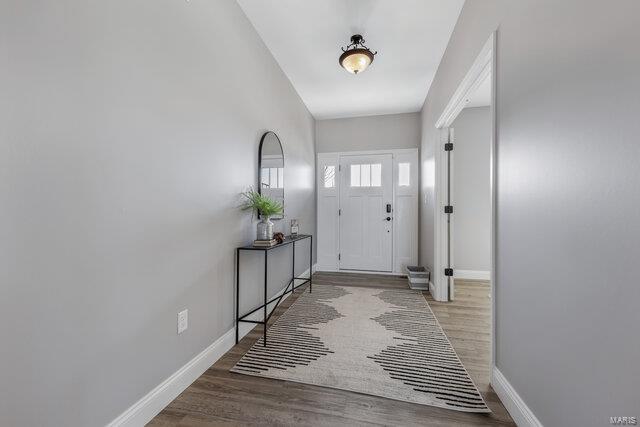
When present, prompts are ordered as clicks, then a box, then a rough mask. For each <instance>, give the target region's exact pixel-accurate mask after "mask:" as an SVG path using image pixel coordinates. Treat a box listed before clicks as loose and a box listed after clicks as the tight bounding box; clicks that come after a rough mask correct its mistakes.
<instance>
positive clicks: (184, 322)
mask: <svg viewBox="0 0 640 427" xmlns="http://www.w3.org/2000/svg"><path fill="white" fill-rule="evenodd" d="M188 327H189V310H182V311H181V312H180V313H178V333H179V334H181V333H183V332H184V331H186V330H187V328H188Z"/></svg>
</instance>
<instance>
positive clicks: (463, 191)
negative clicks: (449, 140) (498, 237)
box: [451, 107, 491, 271]
mask: <svg viewBox="0 0 640 427" xmlns="http://www.w3.org/2000/svg"><path fill="white" fill-rule="evenodd" d="M451 127H452V128H453V129H454V135H455V150H454V154H453V159H454V167H453V204H454V205H455V215H454V216H453V225H454V232H453V261H454V262H453V264H454V267H455V269H456V270H475V271H489V270H491V235H490V233H491V231H490V228H491V188H490V182H489V174H490V160H491V159H490V157H491V109H490V108H489V107H475V108H465V109H464V110H462V111H461V112H460V115H458V117H457V118H456V120H455V121H454V122H453V124H452V125H451Z"/></svg>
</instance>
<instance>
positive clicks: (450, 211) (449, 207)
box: [444, 205, 453, 214]
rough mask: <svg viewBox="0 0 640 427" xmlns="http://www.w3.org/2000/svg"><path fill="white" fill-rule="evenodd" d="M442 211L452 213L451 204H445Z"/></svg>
mask: <svg viewBox="0 0 640 427" xmlns="http://www.w3.org/2000/svg"><path fill="white" fill-rule="evenodd" d="M444 213H446V214H452V213H453V206H451V205H447V206H445V207H444Z"/></svg>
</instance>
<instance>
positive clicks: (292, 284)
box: [236, 234, 313, 346]
mask: <svg viewBox="0 0 640 427" xmlns="http://www.w3.org/2000/svg"><path fill="white" fill-rule="evenodd" d="M305 239H309V277H296V242H298V241H300V240H305ZM287 245H293V249H292V251H291V253H292V257H293V267H292V268H291V280H290V281H289V283H288V284H287V286H286V287H285V288H284V292H282V293H281V294H280V295H279V296H277V297H274V298H271V299H268V298H269V296H268V294H267V277H268V275H267V272H268V271H269V263H268V259H269V251H273V250H276V249H278V248H281V247H283V246H287ZM242 251H263V252H264V304H262V305H260V306H258V307H256V308H254V309H253V310H251V311H250V312H248V313H245V314H243V315H240V253H241V252H242ZM312 267H313V236H312V235H311V234H298V235H297V236H287V237H285V239H284V241H283V242H282V243H278V244H277V245H274V246H255V245H249V246H241V247H239V248H236V344H237V343H238V340H239V333H240V332H239V331H240V328H239V326H240V322H247V323H256V324H259V325H263V327H264V332H263V333H264V339H263V345H265V346H266V345H267V322H268V321H269V318H270V317H271V315H272V314H273V312H274V311H275V309H276V308H277V307H278V304H280V301H282V298H284V296H285V295H287V294H288V293H291V292H294V291H295V290H296V288H299V287H300V286H304V285H306V284H307V283H309V292H311V275H312V272H313V271H312ZM296 280H302V282H301V283H298V284H297V285H296ZM289 288H291V289H289ZM274 301H276V304H275V305H274V306H273V309H272V310H271V313H267V306H268V305H269V304H271V303H272V302H274ZM260 309H263V316H262V320H247V319H246V318H247V317H248V316H250V315H252V314H253V313H255V312H256V311H258V310H260Z"/></svg>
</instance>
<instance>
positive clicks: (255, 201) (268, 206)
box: [241, 188, 283, 240]
mask: <svg viewBox="0 0 640 427" xmlns="http://www.w3.org/2000/svg"><path fill="white" fill-rule="evenodd" d="M241 194H242V197H243V198H244V199H245V200H244V203H243V204H242V209H243V210H251V211H253V213H254V214H255V215H256V216H257V217H259V218H260V219H261V220H260V222H258V235H257V237H256V240H271V239H273V223H272V222H271V221H270V220H269V219H270V218H271V217H272V216H273V215H280V214H282V211H283V208H282V205H281V204H280V203H278V202H276V201H275V200H273V199H272V198H270V197H267V196H265V195H263V194H260V193H259V192H257V191H255V190H254V189H253V188H249V189H248V190H247V191H245V192H243V193H241Z"/></svg>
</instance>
